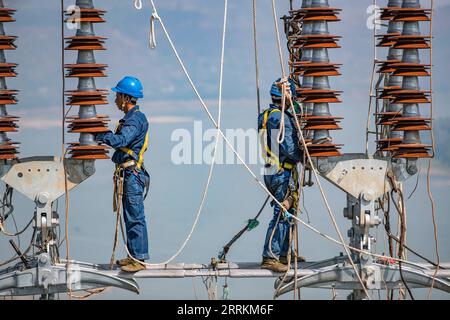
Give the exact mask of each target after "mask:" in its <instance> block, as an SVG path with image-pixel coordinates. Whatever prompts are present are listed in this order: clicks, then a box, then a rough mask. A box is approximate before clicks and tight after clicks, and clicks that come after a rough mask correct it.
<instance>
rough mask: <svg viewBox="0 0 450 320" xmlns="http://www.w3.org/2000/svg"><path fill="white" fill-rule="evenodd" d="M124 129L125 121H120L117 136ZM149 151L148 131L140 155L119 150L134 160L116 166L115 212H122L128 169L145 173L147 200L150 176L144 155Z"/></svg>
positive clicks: (128, 149)
mask: <svg viewBox="0 0 450 320" xmlns="http://www.w3.org/2000/svg"><path fill="white" fill-rule="evenodd" d="M122 127H123V120H120V121H119V123H118V124H117V126H116V130H115V134H118V133H120V131H121V130H122ZM147 149H148V130H147V132H146V134H145V139H144V144H143V145H142V148H141V150H140V151H139V153H138V154H137V153H136V152H134V151H133V150H132V149H130V148H127V147H121V148H118V149H117V150H120V151H122V152H124V153H126V154H128V155H129V156H130V157H131V158H132V160H129V161H126V162H124V163H120V164H116V170H115V172H114V197H113V208H114V211H117V210H120V205H119V202H120V201H121V199H122V195H123V186H124V171H125V170H126V169H128V170H130V169H132V170H137V171H142V172H143V173H144V175H145V177H146V179H145V181H144V184H145V194H144V200H145V199H146V198H147V195H148V191H149V188H150V176H149V174H148V172H147V170H146V169H145V166H144V153H145V151H147Z"/></svg>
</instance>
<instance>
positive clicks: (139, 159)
mask: <svg viewBox="0 0 450 320" xmlns="http://www.w3.org/2000/svg"><path fill="white" fill-rule="evenodd" d="M121 129H122V123H121V122H120V121H119V123H118V124H117V126H116V130H115V133H116V134H117V133H119V132H120V130H121ZM148 132H149V130H147V133H146V134H145V139H144V144H143V146H142V148H141V150H140V151H139V154H136V153H135V152H134V151H133V150H131V149H130V148H127V147H122V148H119V150H121V151H122V152H125V153H126V154H128V155H130V156H131V158H133V159H134V160H135V161H136V168H138V169H139V170H140V169H141V167H142V164H143V163H144V152H145V151H147V149H148Z"/></svg>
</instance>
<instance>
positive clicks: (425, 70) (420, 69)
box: [390, 62, 431, 77]
mask: <svg viewBox="0 0 450 320" xmlns="http://www.w3.org/2000/svg"><path fill="white" fill-rule="evenodd" d="M390 66H391V68H392V69H393V72H392V75H393V76H397V77H414V76H417V77H429V76H430V72H429V70H430V67H431V66H430V65H429V64H420V63H404V62H401V63H392V64H391V65H390Z"/></svg>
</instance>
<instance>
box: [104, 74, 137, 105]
mask: <svg viewBox="0 0 450 320" xmlns="http://www.w3.org/2000/svg"><path fill="white" fill-rule="evenodd" d="M111 90H112V91H114V92H118V93H123V94H127V95H129V96H132V97H134V98H136V99H139V98H143V97H144V88H143V87H142V83H141V82H140V81H139V79H137V78H134V77H128V76H127V77H125V78H123V79H122V80H120V81H119V83H118V84H117V86H115V87H114V88H112V89H111Z"/></svg>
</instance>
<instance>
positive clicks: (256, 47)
mask: <svg viewBox="0 0 450 320" xmlns="http://www.w3.org/2000/svg"><path fill="white" fill-rule="evenodd" d="M256 26H257V24H256V0H253V47H254V51H255V78H256V79H255V80H256V103H257V108H258V115H259V114H260V113H261V93H260V89H259V58H258V37H257V36H258V34H257V28H256Z"/></svg>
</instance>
